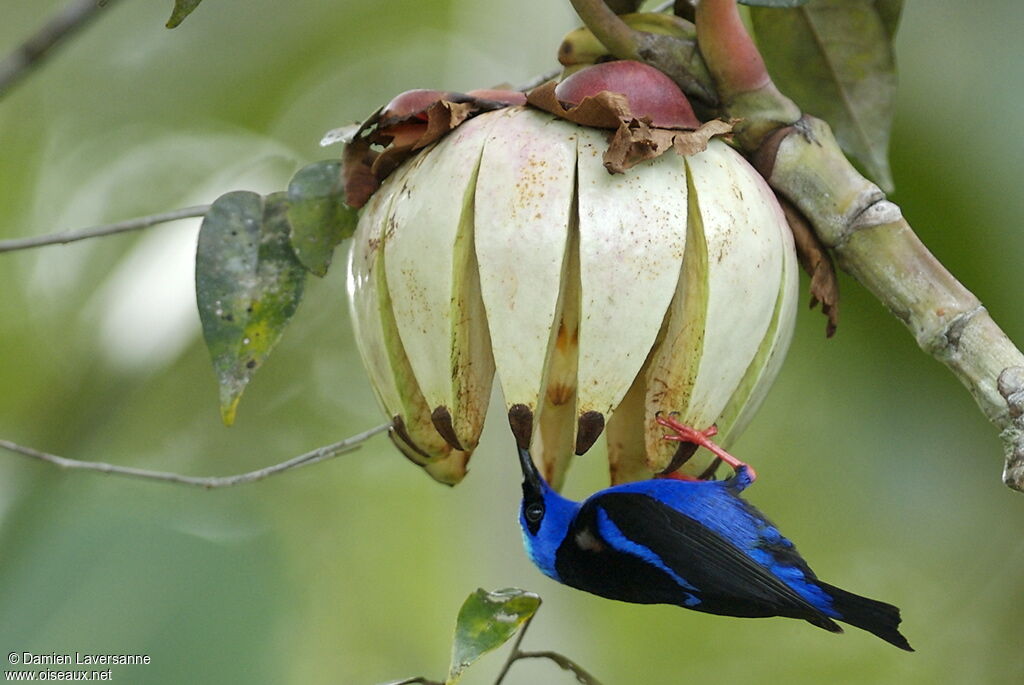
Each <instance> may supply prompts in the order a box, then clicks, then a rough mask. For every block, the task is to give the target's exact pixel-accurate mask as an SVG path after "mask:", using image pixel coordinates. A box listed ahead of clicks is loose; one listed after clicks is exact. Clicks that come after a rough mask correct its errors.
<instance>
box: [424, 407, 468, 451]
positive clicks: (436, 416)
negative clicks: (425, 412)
mask: <svg viewBox="0 0 1024 685" xmlns="http://www.w3.org/2000/svg"><path fill="white" fill-rule="evenodd" d="M430 420H431V421H432V422H433V423H434V428H435V429H436V430H437V432H438V433H439V434H440V435H441V437H442V438H444V441H445V442H447V443H448V444H449V445H451V446H452V447H453V448H454V449H457V450H459V451H460V452H465V449H463V447H462V444H461V443H459V438H458V436H456V435H455V426H453V425H452V413H451V412H450V411H448V407H438V408H437V409H435V410H434V411H433V413H432V414H431V415H430Z"/></svg>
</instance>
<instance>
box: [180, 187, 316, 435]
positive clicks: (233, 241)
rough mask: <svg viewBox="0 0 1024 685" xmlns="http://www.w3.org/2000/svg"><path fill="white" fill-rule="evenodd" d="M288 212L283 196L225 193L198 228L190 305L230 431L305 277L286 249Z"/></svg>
mask: <svg viewBox="0 0 1024 685" xmlns="http://www.w3.org/2000/svg"><path fill="white" fill-rule="evenodd" d="M287 209H288V198H287V196H286V194H285V193H274V194H273V195H268V196H267V197H266V198H263V197H261V196H260V195H258V194H257V193H251V192H248V191H237V192H232V193H228V194H226V195H222V196H221V197H219V198H217V199H216V200H215V201H214V203H213V205H212V206H211V207H210V210H209V211H208V212H207V213H206V216H205V217H204V218H203V223H202V227H201V228H200V230H199V246H198V249H197V251H196V300H197V303H198V305H199V318H200V320H201V321H202V326H203V337H204V338H205V340H206V346H207V348H208V349H209V350H210V356H211V357H212V358H213V368H214V371H215V372H216V374H217V381H218V383H219V384H220V410H221V417H222V418H223V420H224V423H225V424H226V425H229V426H230V425H231V424H232V423H234V420H235V411H236V409H237V407H238V400H239V399H240V398H241V396H242V391H243V390H244V389H245V386H246V385H247V384H248V383H249V381H250V380H251V379H252V376H253V374H254V373H256V370H257V369H258V368H259V367H260V366H261V365H262V364H263V362H264V361H265V360H266V358H267V356H268V355H269V354H270V351H271V350H272V349H273V348H274V345H276V344H277V341H278V340H280V338H281V333H282V332H283V330H284V327H285V326H286V325H287V323H288V321H289V320H290V319H291V316H292V314H294V313H295V309H296V308H297V307H298V305H299V300H300V299H301V298H302V289H303V285H304V284H305V279H306V271H305V269H304V268H303V267H302V264H300V263H299V261H298V260H297V259H296V258H295V254H294V252H292V248H291V245H290V243H289V226H288V219H287V216H286V212H287Z"/></svg>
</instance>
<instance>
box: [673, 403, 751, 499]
mask: <svg viewBox="0 0 1024 685" xmlns="http://www.w3.org/2000/svg"><path fill="white" fill-rule="evenodd" d="M654 420H655V421H657V422H658V423H659V424H661V425H662V426H664V427H665V428H668V429H669V430H671V431H673V433H675V435H672V434H669V435H666V436H664V437H665V440H673V441H675V442H692V443H694V444H695V445H700V446H701V447H703V448H705V449H707V450H708V451H709V452H711V453H712V454H714V455H715V456H716V457H718V458H719V459H721V460H722V461H724V462H725V463H726V464H728V465H729V466H730V467H731V468H732V470H733V471H735V472H736V475H740V474H741V471H745V472H746V474H745V477H744V480H746V481H748V483H747V484H749V483H753V482H754V480H755V479H757V472H755V471H754V469H753V468H752V467H751V466H750V465H749V464H746V463H744V462H742V461H740V460H739V459H737V458H736V457H734V456H732V455H731V454H729V453H728V452H726V451H725V450H724V449H722V448H721V447H719V446H718V445H716V444H715V443H713V442H712V441H711V438H712V436H714V435H717V434H718V427H717V426H715V425H714V424H712V425H711V426H709V427H707V428H705V429H704V430H697V429H696V428H693V427H691V426H685V425H683V424H681V423H679V422H678V421H676V420H675V419H673V418H671V415H669V416H665V414H663V413H661V412H658V413H657V414H655V417H654Z"/></svg>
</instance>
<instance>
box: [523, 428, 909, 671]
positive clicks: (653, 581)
mask: <svg viewBox="0 0 1024 685" xmlns="http://www.w3.org/2000/svg"><path fill="white" fill-rule="evenodd" d="M657 420H658V422H659V423H660V424H662V425H663V426H666V427H668V428H670V429H671V430H672V431H674V433H675V434H670V435H666V436H665V437H666V439H668V440H676V441H680V442H692V443H696V444H700V445H703V446H704V447H707V448H708V449H710V450H711V451H712V452H714V454H716V456H718V457H719V458H720V459H722V461H724V462H725V463H727V464H729V466H730V467H732V468H733V470H734V471H735V475H734V476H733V477H732V478H729V479H728V480H724V481H718V480H692V481H684V480H674V479H654V480H646V481H640V482H635V483H626V484H623V485H616V486H614V487H611V488H608V489H606V490H601V491H600V492H597V493H595V494H593V495H591V496H590V497H588V498H587V499H586V500H585V501H584V502H574V501H572V500H569V499H566V498H564V497H562V496H561V495H559V494H558V493H557V492H555V491H554V490H552V489H551V487H550V486H549V485H548V484H547V483H546V482H545V481H544V479H543V478H542V477H541V475H540V473H539V472H538V471H537V468H536V466H535V465H534V463H533V459H532V458H531V457H530V453H529V452H528V451H527V450H525V449H522V448H520V450H519V460H520V463H521V466H522V470H523V502H522V506H521V508H520V515H519V523H520V525H521V526H522V529H523V542H524V544H525V546H526V552H527V554H528V555H529V557H530V559H531V560H532V561H533V563H534V564H536V565H537V567H538V568H539V569H540V570H541V571H542V572H543V573H544V574H545V575H547V576H548V577H550V578H553V579H554V580H557V581H558V582H560V583H564V584H566V585H569V586H571V587H574V588H577V589H580V590H584V591H586V592H590V593H592V594H595V595H600V596H601V597H607V598H609V599H617V600H621V601H624V602H635V603H638V604H675V605H678V606H681V607H686V608H688V609H694V610H696V611H704V612H708V613H712V614H722V615H726V616H744V617H764V616H787V617H790V618H801V619H804V620H805V621H807V622H808V623H811V624H812V625H815V626H818V627H819V628H824V629H825V630H829V631H832V632H834V633H841V632H843V629H842V628H841V627H840V626H839V625H838V624H837V623H836V621H842V622H844V623H848V624H850V625H853V626H856V627H858V628H862V629H864V630H867V631H869V632H871V633H874V634H875V635H877V636H878V637H880V638H882V639H883V640H885V641H886V642H889V643H891V644H893V645H895V646H897V647H899V648H900V649H905V650H907V651H914V650H913V649H912V648H911V646H910V644H909V643H908V642H907V639H906V638H905V637H903V635H901V634H900V632H899V629H898V627H899V624H900V610H899V609H898V608H897V607H895V606H892V605H891V604H885V603H883V602H878V601H875V600H873V599H868V598H866V597H861V596H859V595H855V594H853V593H850V592H847V591H845V590H841V589H839V588H837V587H834V586H832V585H829V584H827V583H824V582H822V581H820V580H818V578H817V576H815V575H814V572H813V571H811V569H810V568H809V567H808V566H807V562H805V561H804V560H803V558H802V557H801V556H800V554H799V553H798V552H797V551H796V547H794V546H793V543H792V542H790V541H789V540H788V539H786V538H785V537H784V536H783V535H782V533H780V532H779V530H778V529H777V528H776V527H775V526H774V525H772V523H771V522H770V521H769V520H768V519H767V518H765V516H764V514H762V513H761V512H760V511H758V510H757V509H755V508H754V507H753V506H752V505H750V504H749V503H747V502H746V501H745V500H743V499H742V498H741V497H740V496H739V493H740V492H741V491H742V490H744V489H745V488H746V487H747V486H748V485H750V484H751V483H752V482H754V479H755V478H756V474H755V473H754V471H753V469H751V468H750V467H749V466H748V465H747V464H744V463H743V462H740V461H739V460H738V459H736V458H735V457H733V456H732V455H730V454H728V453H727V452H725V451H724V450H722V449H721V448H720V447H718V446H717V445H715V444H714V443H713V442H711V440H710V439H709V437H710V436H711V435H714V427H713V426H712V427H711V428H710V429H708V430H705V431H697V430H694V429H693V428H690V427H688V426H684V425H682V424H680V423H678V422H677V421H675V420H673V419H670V418H666V417H663V416H659V417H658V419H657Z"/></svg>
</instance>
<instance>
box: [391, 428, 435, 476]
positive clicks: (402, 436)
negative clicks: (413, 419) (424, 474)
mask: <svg viewBox="0 0 1024 685" xmlns="http://www.w3.org/2000/svg"><path fill="white" fill-rule="evenodd" d="M388 438H389V439H390V440H391V442H393V443H394V444H395V447H397V448H398V451H399V452H401V453H402V455H403V456H404V457H405V458H406V459H408V460H409V461H411V462H412V463H414V464H416V465H417V466H423V464H421V463H419V462H417V461H416V460H415V459H413V458H412V455H410V454H409V452H413V453H415V454H418V455H419V456H421V457H423V459H426V460H429V459H431V456H430V455H429V454H427V453H426V452H424V451H423V450H421V449H420V448H419V447H417V446H416V443H414V442H413V441H412V440H410V439H409V434H408V433H406V432H405V424H404V423H402V418H401V417H399V416H396V417H395V419H394V425H393V426H392V428H391V430H389V431H388Z"/></svg>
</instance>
